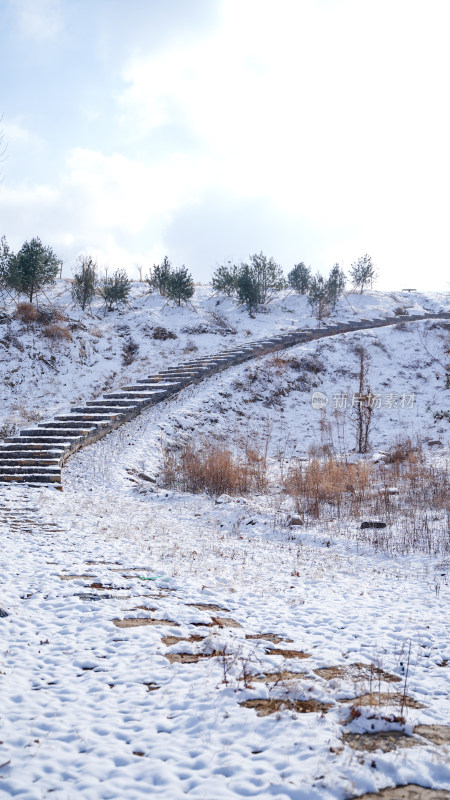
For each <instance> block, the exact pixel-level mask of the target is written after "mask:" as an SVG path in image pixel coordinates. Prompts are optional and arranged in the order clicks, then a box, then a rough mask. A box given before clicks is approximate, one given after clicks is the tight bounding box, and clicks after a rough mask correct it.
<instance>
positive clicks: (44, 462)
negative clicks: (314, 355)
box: [0, 312, 450, 487]
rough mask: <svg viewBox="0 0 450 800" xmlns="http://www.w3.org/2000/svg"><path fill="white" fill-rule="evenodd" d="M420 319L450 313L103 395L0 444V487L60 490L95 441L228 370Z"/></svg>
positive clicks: (292, 337) (261, 350)
mask: <svg viewBox="0 0 450 800" xmlns="http://www.w3.org/2000/svg"><path fill="white" fill-rule="evenodd" d="M424 319H450V313H448V312H439V313H437V314H425V315H421V314H416V315H402V316H395V317H385V318H383V319H375V320H365V319H360V320H358V322H350V323H340V324H336V325H328V326H322V327H320V328H311V329H308V330H304V331H302V330H296V331H293V332H291V333H287V334H278V335H276V336H272V337H270V338H269V339H264V340H260V341H256V342H247V343H245V344H242V345H239V346H238V347H234V348H232V349H229V350H222V351H221V352H219V353H216V354H214V355H210V356H201V357H199V358H196V359H194V360H191V361H185V362H183V363H182V364H178V365H177V366H175V367H169V368H168V369H167V370H164V371H162V372H159V373H157V374H155V375H150V376H149V377H148V378H144V379H140V380H137V381H136V383H134V384H131V385H130V386H125V387H124V388H123V389H118V390H117V391H115V392H111V393H109V394H104V395H103V396H102V397H100V398H98V399H97V400H90V401H88V402H87V403H86V405H84V406H79V407H75V408H72V409H71V410H70V412H69V413H67V414H61V415H58V416H56V417H54V419H52V420H50V421H48V422H39V423H38V424H37V425H36V426H34V427H31V428H24V429H23V430H21V431H20V435H19V436H12V437H10V438H8V439H5V441H4V442H3V443H2V444H0V483H10V482H14V483H16V482H21V483H25V484H30V485H36V484H37V485H39V484H56V485H57V486H58V487H60V484H61V468H62V466H63V464H64V462H65V461H66V459H67V458H68V457H69V456H70V455H71V454H72V453H75V452H76V451H77V450H79V449H80V448H81V447H86V446H87V445H89V444H92V443H93V442H96V441H98V440H99V439H101V438H102V437H103V436H106V434H107V433H109V432H110V431H112V430H114V429H115V428H118V427H119V426H120V425H123V424H124V423H125V422H128V421H129V420H131V419H133V418H134V417H136V416H137V415H138V414H140V413H141V411H143V410H144V409H145V408H148V407H149V406H152V405H155V404H156V403H160V402H161V401H162V400H165V399H166V398H167V397H170V396H171V395H173V394H176V393H177V392H179V391H180V389H183V388H184V387H185V386H188V385H189V384H194V383H198V382H199V381H201V380H203V379H204V378H207V377H209V376H210V375H214V374H215V373H216V372H220V371H222V370H224V369H227V368H228V367H230V366H234V365H236V364H241V363H243V362H244V361H249V360H250V359H253V358H257V357H258V356H262V355H266V354H267V353H271V352H276V351H278V350H283V349H285V348H287V347H292V346H293V345H296V344H300V343H302V342H307V341H310V340H312V339H319V338H322V337H324V336H333V335H335V334H336V333H346V332H350V331H356V330H365V329H368V328H379V327H383V326H386V325H392V324H397V323H399V322H413V321H417V320H424Z"/></svg>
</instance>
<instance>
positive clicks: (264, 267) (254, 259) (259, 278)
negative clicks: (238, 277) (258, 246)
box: [241, 252, 286, 303]
mask: <svg viewBox="0 0 450 800" xmlns="http://www.w3.org/2000/svg"><path fill="white" fill-rule="evenodd" d="M246 268H247V269H248V270H249V271H250V273H251V275H252V277H253V280H254V281H255V282H256V284H257V285H258V293H259V300H258V303H267V301H268V300H270V299H271V298H272V297H273V295H274V294H276V292H278V291H280V289H284V288H285V286H286V280H285V278H284V275H283V270H282V269H281V267H280V266H279V265H278V264H277V263H276V262H275V261H274V259H273V258H267V256H265V255H264V253H262V252H261V253H254V254H253V255H252V256H250V260H249V263H248V264H242V265H241V270H242V269H244V270H245V269H246Z"/></svg>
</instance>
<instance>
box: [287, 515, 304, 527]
mask: <svg viewBox="0 0 450 800" xmlns="http://www.w3.org/2000/svg"><path fill="white" fill-rule="evenodd" d="M289 525H290V526H292V525H303V520H302V518H301V517H299V516H297V515H296V514H294V515H293V516H292V517H291V518H290V520H289Z"/></svg>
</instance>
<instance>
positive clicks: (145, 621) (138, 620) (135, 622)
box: [113, 617, 178, 628]
mask: <svg viewBox="0 0 450 800" xmlns="http://www.w3.org/2000/svg"><path fill="white" fill-rule="evenodd" d="M113 622H114V625H115V626H116V627H117V628H142V627H144V626H145V625H174V626H176V627H178V623H177V622H172V620H170V619H154V618H153V617H128V618H126V619H113Z"/></svg>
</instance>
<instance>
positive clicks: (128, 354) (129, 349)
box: [122, 339, 139, 367]
mask: <svg viewBox="0 0 450 800" xmlns="http://www.w3.org/2000/svg"><path fill="white" fill-rule="evenodd" d="M138 352H139V345H138V343H137V342H133V340H132V339H129V340H128V341H126V342H124V344H123V346H122V364H123V365H124V367H129V366H130V364H132V363H133V361H134V359H135V357H136V356H137V354H138Z"/></svg>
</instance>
